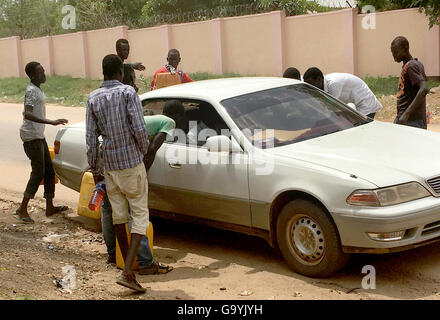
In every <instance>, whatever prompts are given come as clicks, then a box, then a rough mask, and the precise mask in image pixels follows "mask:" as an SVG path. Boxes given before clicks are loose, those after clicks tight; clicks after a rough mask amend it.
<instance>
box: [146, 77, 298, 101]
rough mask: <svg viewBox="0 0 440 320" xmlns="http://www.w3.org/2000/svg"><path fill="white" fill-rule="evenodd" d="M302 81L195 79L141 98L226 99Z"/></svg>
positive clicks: (148, 93) (151, 92)
mask: <svg viewBox="0 0 440 320" xmlns="http://www.w3.org/2000/svg"><path fill="white" fill-rule="evenodd" d="M298 83H302V82H301V81H299V80H294V79H287V78H279V77H237V78H223V79H212V80H203V81H194V82H190V83H185V84H179V85H175V86H171V87H167V88H162V89H157V90H153V91H150V92H147V93H144V94H142V95H141V96H140V97H141V100H145V99H151V98H187V99H205V100H210V101H212V100H214V101H217V102H219V101H222V100H224V99H228V98H232V97H236V96H240V95H244V94H248V93H252V92H257V91H262V90H267V89H271V88H276V87H281V86H286V85H292V84H298Z"/></svg>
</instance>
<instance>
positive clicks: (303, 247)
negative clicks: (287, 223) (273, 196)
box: [290, 216, 325, 265]
mask: <svg viewBox="0 0 440 320" xmlns="http://www.w3.org/2000/svg"><path fill="white" fill-rule="evenodd" d="M290 230H291V232H290V238H291V244H292V247H293V249H294V251H295V253H296V256H297V257H298V258H299V259H301V262H303V263H306V264H309V265H315V264H318V263H319V262H320V261H321V260H322V258H323V257H324V252H325V241H324V233H323V231H322V229H321V227H320V226H319V224H317V223H316V222H315V221H314V220H313V219H311V218H310V217H308V216H300V217H298V218H297V219H295V220H294V221H293V223H292V224H291V228H290Z"/></svg>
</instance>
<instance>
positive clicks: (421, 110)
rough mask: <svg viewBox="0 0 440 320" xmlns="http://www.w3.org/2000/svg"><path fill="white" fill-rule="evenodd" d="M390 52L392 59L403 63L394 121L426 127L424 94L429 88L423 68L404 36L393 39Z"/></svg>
mask: <svg viewBox="0 0 440 320" xmlns="http://www.w3.org/2000/svg"><path fill="white" fill-rule="evenodd" d="M391 52H392V54H393V57H394V61H396V62H402V63H403V66H402V74H401V75H400V80H399V91H398V93H397V117H396V119H395V120H394V123H397V124H403V125H407V126H411V127H416V128H421V129H426V128H427V124H426V95H427V94H428V93H429V89H428V85H427V83H426V80H427V78H426V74H425V68H424V67H423V64H422V63H421V62H420V61H418V60H417V59H413V57H412V56H411V54H410V52H409V42H408V40H407V39H406V38H405V37H401V36H400V37H397V38H395V39H394V40H393V42H392V43H391Z"/></svg>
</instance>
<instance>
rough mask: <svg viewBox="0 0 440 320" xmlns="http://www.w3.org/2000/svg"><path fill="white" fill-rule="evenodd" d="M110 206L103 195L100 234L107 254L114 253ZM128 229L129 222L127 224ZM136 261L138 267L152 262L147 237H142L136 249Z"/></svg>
mask: <svg viewBox="0 0 440 320" xmlns="http://www.w3.org/2000/svg"><path fill="white" fill-rule="evenodd" d="M112 213H113V211H112V206H111V204H110V201H109V199H108V197H107V194H105V195H104V199H103V200H102V205H101V222H102V234H103V236H104V241H105V245H106V246H107V253H108V255H115V254H116V234H115V231H114V229H113V217H112ZM128 227H129V229H130V227H131V224H130V223H129V224H128ZM137 263H138V265H139V268H140V269H143V268H147V267H149V266H151V264H152V263H153V254H152V253H151V250H150V245H149V243H148V237H147V236H145V237H143V238H142V240H141V243H140V245H139V249H138V251H137Z"/></svg>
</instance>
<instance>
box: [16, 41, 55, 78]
mask: <svg viewBox="0 0 440 320" xmlns="http://www.w3.org/2000/svg"><path fill="white" fill-rule="evenodd" d="M50 46H51V39H50V37H44V38H35V39H26V40H22V41H21V51H22V65H21V68H22V70H24V67H25V66H26V64H27V63H29V62H31V61H37V62H39V63H41V65H42V66H43V68H44V69H45V71H46V75H52V74H53V71H52V70H53V62H52V61H51V52H50V51H51V48H50Z"/></svg>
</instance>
